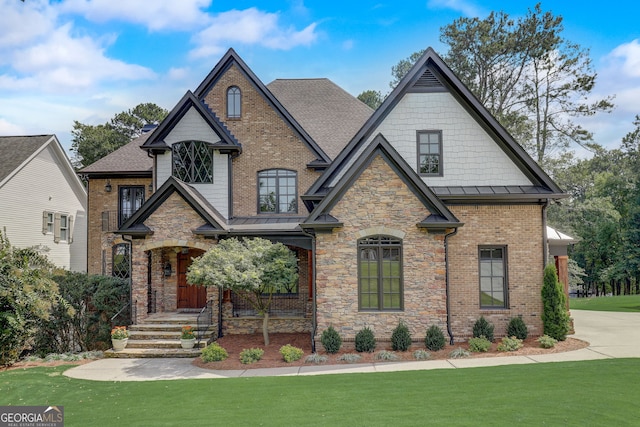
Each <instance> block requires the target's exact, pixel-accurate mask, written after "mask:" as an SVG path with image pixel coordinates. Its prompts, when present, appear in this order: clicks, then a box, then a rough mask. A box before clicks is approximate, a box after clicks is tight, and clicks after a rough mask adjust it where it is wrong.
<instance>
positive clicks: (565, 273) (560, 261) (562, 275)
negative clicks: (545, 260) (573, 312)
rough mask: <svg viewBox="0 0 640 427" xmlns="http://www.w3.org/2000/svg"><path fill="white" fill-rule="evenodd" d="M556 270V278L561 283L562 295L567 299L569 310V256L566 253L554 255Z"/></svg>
mask: <svg viewBox="0 0 640 427" xmlns="http://www.w3.org/2000/svg"><path fill="white" fill-rule="evenodd" d="M554 258H555V261H556V270H557V271H558V280H559V281H560V283H562V289H563V290H564V296H565V298H566V301H567V311H568V310H569V257H568V256H566V255H556V256H555V257H554Z"/></svg>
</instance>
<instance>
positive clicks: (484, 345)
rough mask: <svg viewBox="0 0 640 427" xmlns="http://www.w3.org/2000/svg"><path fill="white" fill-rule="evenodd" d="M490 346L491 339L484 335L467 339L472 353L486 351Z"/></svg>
mask: <svg viewBox="0 0 640 427" xmlns="http://www.w3.org/2000/svg"><path fill="white" fill-rule="evenodd" d="M490 348H491V341H489V340H488V339H486V338H485V337H478V338H471V339H469V351H471V352H473V353H486V352H487V351H489V349H490Z"/></svg>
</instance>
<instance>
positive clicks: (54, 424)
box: [0, 406, 64, 427]
mask: <svg viewBox="0 0 640 427" xmlns="http://www.w3.org/2000/svg"><path fill="white" fill-rule="evenodd" d="M0 427H64V407H62V406H0Z"/></svg>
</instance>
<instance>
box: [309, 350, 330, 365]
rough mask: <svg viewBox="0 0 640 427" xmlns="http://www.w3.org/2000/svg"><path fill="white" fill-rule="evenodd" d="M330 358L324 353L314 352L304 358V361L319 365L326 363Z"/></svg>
mask: <svg viewBox="0 0 640 427" xmlns="http://www.w3.org/2000/svg"><path fill="white" fill-rule="evenodd" d="M327 360H328V357H327V356H325V355H323V354H318V353H313V354H310V355H308V356H307V357H306V358H305V359H304V363H314V364H316V365H319V364H321V363H325V362H326V361H327Z"/></svg>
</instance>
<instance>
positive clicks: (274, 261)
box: [187, 238, 298, 345]
mask: <svg viewBox="0 0 640 427" xmlns="http://www.w3.org/2000/svg"><path fill="white" fill-rule="evenodd" d="M297 281H298V259H297V258H296V256H295V255H294V253H293V252H292V251H291V250H289V249H288V248H287V247H286V246H285V245H283V244H282V243H272V242H271V241H269V240H266V239H261V238H252V239H242V240H238V239H236V238H231V239H225V240H221V241H220V242H219V243H218V244H217V245H215V246H214V247H213V248H211V249H210V250H208V251H207V252H205V253H204V254H202V255H201V256H199V257H198V258H195V259H194V260H193V262H192V263H191V266H190V267H189V270H188V271H187V282H188V283H189V284H192V285H202V286H217V287H218V288H220V289H221V290H226V289H230V290H232V291H234V292H235V293H236V294H237V295H238V296H239V297H240V298H242V299H244V300H245V301H247V302H248V303H249V304H250V305H251V306H252V307H253V308H254V309H255V310H256V311H257V312H258V314H259V315H261V316H262V318H263V321H262V334H263V336H264V343H265V345H269V329H268V325H269V306H270V305H271V301H272V299H273V294H274V293H277V292H281V291H285V290H286V289H291V288H292V287H294V286H295V283H297Z"/></svg>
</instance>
